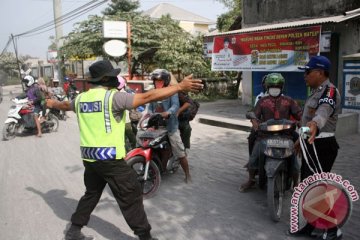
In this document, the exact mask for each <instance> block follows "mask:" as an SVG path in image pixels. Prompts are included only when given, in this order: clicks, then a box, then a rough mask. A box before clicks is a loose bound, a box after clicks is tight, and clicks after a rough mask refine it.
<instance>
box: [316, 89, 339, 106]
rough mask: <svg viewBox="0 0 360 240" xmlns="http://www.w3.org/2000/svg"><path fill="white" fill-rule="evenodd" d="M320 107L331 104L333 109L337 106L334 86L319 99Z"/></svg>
mask: <svg viewBox="0 0 360 240" xmlns="http://www.w3.org/2000/svg"><path fill="white" fill-rule="evenodd" d="M318 104H319V105H321V104H329V105H330V106H331V107H332V108H333V109H335V106H336V88H335V87H332V86H327V87H326V88H325V90H324V92H323V94H322V96H321V97H320V99H319V102H318Z"/></svg>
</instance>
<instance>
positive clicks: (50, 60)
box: [47, 51, 57, 63]
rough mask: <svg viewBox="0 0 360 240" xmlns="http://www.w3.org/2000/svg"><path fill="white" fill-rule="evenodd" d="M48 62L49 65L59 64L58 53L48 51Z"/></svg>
mask: <svg viewBox="0 0 360 240" xmlns="http://www.w3.org/2000/svg"><path fill="white" fill-rule="evenodd" d="M47 61H48V63H56V62H57V51H48V52H47Z"/></svg>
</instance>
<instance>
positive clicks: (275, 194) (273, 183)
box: [267, 171, 285, 222]
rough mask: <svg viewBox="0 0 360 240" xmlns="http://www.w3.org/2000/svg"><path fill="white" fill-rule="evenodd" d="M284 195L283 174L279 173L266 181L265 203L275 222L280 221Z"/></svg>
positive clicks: (282, 172)
mask: <svg viewBox="0 0 360 240" xmlns="http://www.w3.org/2000/svg"><path fill="white" fill-rule="evenodd" d="M284 193H285V172H284V171H280V172H278V173H277V174H276V175H275V176H274V177H269V178H268V179H267V202H268V208H269V212H270V217H271V219H272V220H274V221H275V222H278V221H280V217H281V214H282V207H283V201H284Z"/></svg>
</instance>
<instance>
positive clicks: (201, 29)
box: [179, 21, 209, 34]
mask: <svg viewBox="0 0 360 240" xmlns="http://www.w3.org/2000/svg"><path fill="white" fill-rule="evenodd" d="M179 26H180V27H181V28H182V29H184V30H185V31H187V32H189V33H191V34H197V33H208V32H209V25H208V24H197V23H194V22H188V21H180V23H179Z"/></svg>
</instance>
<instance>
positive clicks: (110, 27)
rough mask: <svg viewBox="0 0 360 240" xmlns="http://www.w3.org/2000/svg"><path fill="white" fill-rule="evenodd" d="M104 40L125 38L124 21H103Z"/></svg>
mask: <svg viewBox="0 0 360 240" xmlns="http://www.w3.org/2000/svg"><path fill="white" fill-rule="evenodd" d="M103 33H104V38H127V28H126V22H124V21H104V22H103Z"/></svg>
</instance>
